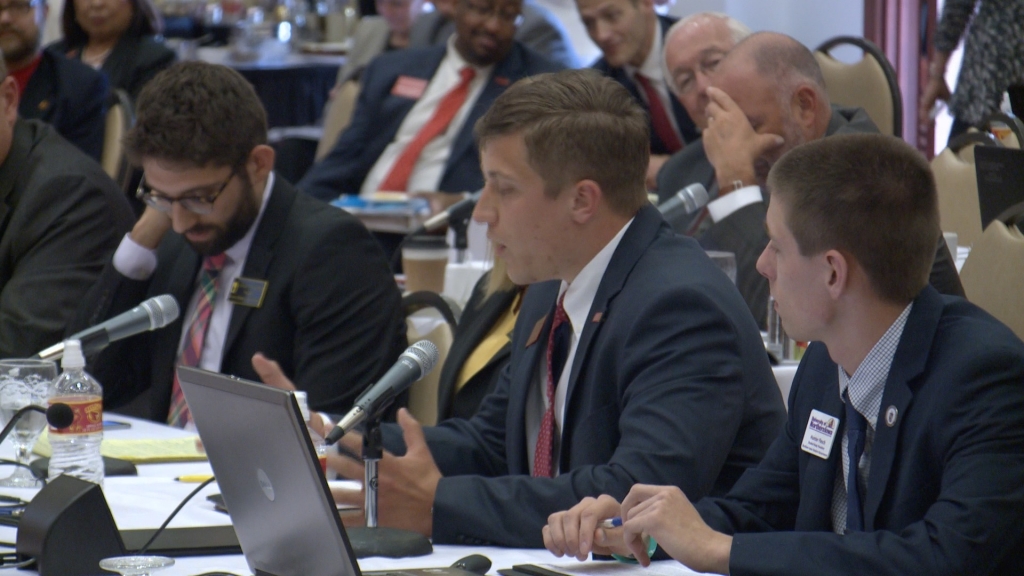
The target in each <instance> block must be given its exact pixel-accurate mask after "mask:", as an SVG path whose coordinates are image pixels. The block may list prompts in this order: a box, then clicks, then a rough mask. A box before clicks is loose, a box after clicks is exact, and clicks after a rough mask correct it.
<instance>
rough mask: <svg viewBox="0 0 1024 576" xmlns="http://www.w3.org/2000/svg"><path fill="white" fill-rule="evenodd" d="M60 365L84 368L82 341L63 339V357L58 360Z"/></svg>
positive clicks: (65, 368)
mask: <svg viewBox="0 0 1024 576" xmlns="http://www.w3.org/2000/svg"><path fill="white" fill-rule="evenodd" d="M60 367H61V368H63V369H64V370H67V369H68V368H85V357H84V356H82V343H81V342H80V341H78V340H65V341H64V357H63V358H62V359H61V361H60Z"/></svg>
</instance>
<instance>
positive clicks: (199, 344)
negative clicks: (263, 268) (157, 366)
mask: <svg viewBox="0 0 1024 576" xmlns="http://www.w3.org/2000/svg"><path fill="white" fill-rule="evenodd" d="M226 259H227V256H226V255H224V254H217V255H216V256H208V257H206V258H204V259H203V270H202V271H201V272H200V273H199V299H198V301H197V302H196V311H195V312H194V313H193V314H192V323H191V324H189V327H188V336H187V337H186V338H185V348H184V349H182V351H181V356H179V357H178V365H179V366H198V365H199V358H200V357H201V356H202V354H203V340H205V339H206V330H207V329H208V328H209V327H210V316H211V315H212V314H213V303H214V301H215V300H216V299H217V276H218V275H219V274H220V271H221V269H223V268H224V261H225V260H226ZM191 419H192V416H191V414H189V411H188V404H186V403H185V395H184V394H183V393H182V392H181V384H180V383H179V382H178V371H177V370H175V371H174V387H173V388H172V389H171V409H170V410H169V411H168V413H167V423H168V424H170V425H171V426H177V427H178V428H184V427H185V425H186V424H188V423H189V421H190V420H191Z"/></svg>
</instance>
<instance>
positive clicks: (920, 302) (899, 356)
mask: <svg viewBox="0 0 1024 576" xmlns="http://www.w3.org/2000/svg"><path fill="white" fill-rule="evenodd" d="M941 315H942V297H941V296H939V293H938V292H936V291H935V289H934V288H932V287H931V286H926V287H925V289H924V290H923V291H922V292H921V294H919V295H918V297H917V298H916V299H915V300H914V307H913V308H912V309H911V310H910V315H909V316H908V317H907V324H906V326H905V327H904V328H903V335H902V336H901V337H900V343H899V345H898V346H897V348H896V354H895V356H893V359H892V367H891V368H890V369H889V376H888V378H886V381H885V392H883V394H882V404H881V408H880V411H881V413H880V414H879V416H878V422H877V424H876V425H875V440H874V443H873V444H872V447H871V472H870V474H869V476H868V489H867V494H866V495H865V500H864V529H865V530H874V529H875V528H874V525H875V515H876V514H877V513H878V507H879V505H880V504H881V502H882V497H883V496H885V489H886V488H887V487H888V484H889V474H890V473H891V472H892V465H893V461H894V459H895V458H896V445H897V442H898V440H899V433H900V428H901V427H902V424H903V417H904V415H905V414H906V413H907V408H908V407H909V406H910V402H911V401H912V400H913V397H914V391H913V381H914V379H916V378H917V377H918V376H919V375H921V374H922V373H923V372H924V369H925V365H926V364H927V362H928V351H929V350H930V349H931V345H932V340H933V339H934V337H935V331H936V329H937V328H938V324H939V319H940V317H941ZM893 408H895V410H896V412H895V421H894V422H892V424H891V425H890V420H889V418H888V414H887V413H890V412H892V409H893Z"/></svg>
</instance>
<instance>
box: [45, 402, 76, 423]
mask: <svg viewBox="0 0 1024 576" xmlns="http://www.w3.org/2000/svg"><path fill="white" fill-rule="evenodd" d="M74 421H75V411H74V410H72V409H71V406H68V405H67V404H64V403H63V402H55V403H53V404H50V407H49V408H47V409H46V422H47V423H48V424H49V425H50V426H53V427H54V428H56V429H57V430H63V429H65V428H67V427H68V426H71V424H72V423H73V422H74Z"/></svg>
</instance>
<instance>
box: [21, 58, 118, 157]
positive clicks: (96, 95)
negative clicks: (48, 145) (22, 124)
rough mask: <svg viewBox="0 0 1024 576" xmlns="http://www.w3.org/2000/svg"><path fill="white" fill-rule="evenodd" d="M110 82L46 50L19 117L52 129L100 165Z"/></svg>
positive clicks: (95, 72)
mask: <svg viewBox="0 0 1024 576" xmlns="http://www.w3.org/2000/svg"><path fill="white" fill-rule="evenodd" d="M108 92H109V90H108V88H107V79H106V77H104V76H103V74H100V73H99V72H97V71H95V70H93V69H92V68H90V67H88V66H86V65H85V64H82V63H81V62H79V61H77V60H72V59H70V58H67V57H65V56H64V55H63V54H62V53H60V52H58V51H56V50H53V49H48V50H43V54H42V60H40V61H39V67H38V68H36V71H35V72H34V73H33V74H32V77H31V78H29V80H28V84H27V85H26V86H25V92H24V93H22V95H21V102H20V103H19V104H18V115H19V116H21V117H22V118H25V119H38V120H42V121H43V122H46V123H47V124H50V125H52V126H53V127H54V128H56V129H57V132H58V133H59V134H60V135H61V136H63V137H64V138H65V139H66V140H68V141H69V142H71V143H72V144H74V145H75V146H78V149H79V150H81V151H82V152H85V153H86V154H87V155H89V156H91V157H92V159H93V160H96V161H97V162H99V160H100V155H101V154H102V153H103V133H104V131H105V122H106V112H107V94H108Z"/></svg>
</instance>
